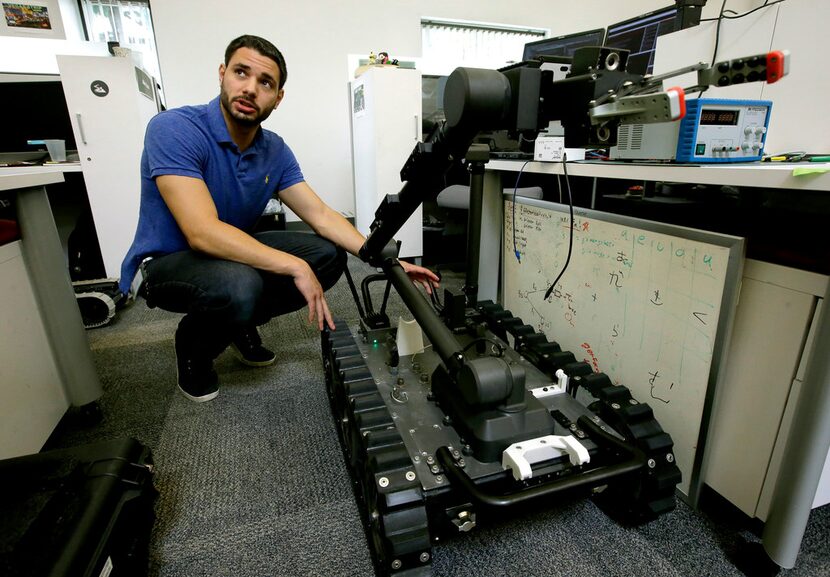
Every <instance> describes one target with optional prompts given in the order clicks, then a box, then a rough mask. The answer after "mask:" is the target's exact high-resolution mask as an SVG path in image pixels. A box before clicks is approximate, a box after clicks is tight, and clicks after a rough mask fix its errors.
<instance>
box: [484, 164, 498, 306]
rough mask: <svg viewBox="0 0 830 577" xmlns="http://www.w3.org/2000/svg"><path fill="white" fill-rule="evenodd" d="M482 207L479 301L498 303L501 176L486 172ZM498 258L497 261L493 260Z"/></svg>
mask: <svg viewBox="0 0 830 577" xmlns="http://www.w3.org/2000/svg"><path fill="white" fill-rule="evenodd" d="M482 196H483V198H482V207H481V242H480V244H479V246H480V247H481V251H480V254H479V261H478V262H479V265H478V300H480V301H485V300H491V301H493V302H498V297H499V273H500V270H501V269H500V266H499V265H500V263H501V252H502V251H501V232H502V229H503V228H504V199H503V198H502V187H501V173H500V172H497V171H495V170H486V171H485V172H484V193H483V195H482ZM493 255H497V258H493Z"/></svg>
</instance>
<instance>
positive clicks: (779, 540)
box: [763, 286, 830, 569]
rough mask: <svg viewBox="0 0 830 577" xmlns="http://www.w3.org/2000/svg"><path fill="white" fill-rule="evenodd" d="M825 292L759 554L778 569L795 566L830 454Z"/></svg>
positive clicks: (829, 315)
mask: <svg viewBox="0 0 830 577" xmlns="http://www.w3.org/2000/svg"><path fill="white" fill-rule="evenodd" d="M828 299H830V286H828V288H827V289H826V291H825V293H824V302H823V306H822V307H821V313H820V315H819V320H818V323H817V327H818V328H817V331H816V336H815V341H814V343H813V350H812V354H811V355H810V359H809V361H808V363H807V369H806V371H805V373H804V382H803V383H802V385H801V394H800V395H799V398H798V404H796V407H795V412H794V414H793V421H792V422H793V425H792V430H791V431H790V433H789V437H788V439H787V446H786V450H785V451H784V458H783V460H782V461H781V470H780V472H779V474H778V480H777V482H776V485H775V493H774V494H773V498H772V504H771V506H770V512H769V515H768V517H767V522H766V525H765V526H764V535H763V541H764V549H765V550H766V552H767V554H768V555H769V557H770V559H771V560H772V561H773V562H775V563H776V564H777V565H779V566H780V567H783V568H785V569H790V568H792V567H794V566H795V560H796V557H797V556H798V551H799V549H800V548H801V539H802V538H803V537H804V531H805V529H806V528H807V521H808V519H809V517H810V510H811V509H812V506H813V500H814V498H815V494H816V488H817V487H818V483H819V480H820V479H821V473H822V469H823V467H824V462H825V460H826V458H827V451H828V448H830V418H828V415H830V356H828V354H827V351H830V306H828V304H830V300H828Z"/></svg>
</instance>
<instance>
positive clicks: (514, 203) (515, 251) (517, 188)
mask: <svg viewBox="0 0 830 577" xmlns="http://www.w3.org/2000/svg"><path fill="white" fill-rule="evenodd" d="M529 162H530V161H529V160H528V161H526V162H525V163H524V164H523V165H522V167H521V168H520V169H519V174H518V176H516V184H515V185H514V186H513V254H515V255H516V261H517V262H522V255H521V253H520V252H519V249H518V248H516V191H517V190H519V179H520V178H521V177H522V172H523V171H524V169H525V166H527V165H528V163H529Z"/></svg>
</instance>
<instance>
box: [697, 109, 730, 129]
mask: <svg viewBox="0 0 830 577" xmlns="http://www.w3.org/2000/svg"><path fill="white" fill-rule="evenodd" d="M700 124H701V126H703V125H708V126H735V125H736V124H738V111H737V110H711V109H709V110H707V109H705V108H704V109H703V110H701V111H700Z"/></svg>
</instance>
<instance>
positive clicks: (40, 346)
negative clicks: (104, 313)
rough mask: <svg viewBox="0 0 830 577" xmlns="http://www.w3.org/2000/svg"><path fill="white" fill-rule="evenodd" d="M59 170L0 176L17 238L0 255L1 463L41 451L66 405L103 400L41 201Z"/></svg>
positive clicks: (4, 171)
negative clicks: (13, 208)
mask: <svg viewBox="0 0 830 577" xmlns="http://www.w3.org/2000/svg"><path fill="white" fill-rule="evenodd" d="M63 168H66V167H62V166H46V167H26V168H0V194H2V195H3V196H7V197H11V198H12V199H13V201H14V203H15V206H16V211H17V220H18V224H19V226H20V230H21V236H22V239H21V240H19V241H16V242H13V243H10V244H7V245H4V246H3V247H0V249H3V251H2V253H0V255H1V256H0V260H2V263H0V266H3V267H4V269H3V271H4V274H2V275H0V277H2V283H3V301H2V302H0V313H1V314H2V316H1V317H0V318H3V319H5V323H4V324H5V326H4V329H3V331H4V332H3V339H4V341H7V342H5V345H6V346H4V347H3V350H0V354H2V355H3V356H4V357H7V358H4V359H3V362H2V363H0V374H2V375H3V378H1V379H0V383H2V385H0V414H2V417H0V458H7V457H12V456H16V455H22V454H26V453H32V452H36V451H39V450H40V449H41V447H42V446H43V443H44V442H45V441H46V439H47V438H48V436H49V435H50V434H51V432H52V430H53V429H54V426H55V425H56V424H57V422H58V421H59V420H60V418H61V417H62V416H63V414H64V412H65V411H66V408H67V407H68V406H69V405H75V406H83V405H87V404H89V403H92V402H94V401H95V400H96V399H98V398H99V397H100V396H101V394H102V389H101V384H100V381H99V379H98V374H97V373H96V371H95V366H94V363H93V360H92V353H91V351H90V349H89V343H88V341H87V337H86V333H85V330H84V326H83V321H82V319H81V314H80V311H79V310H78V306H77V303H76V301H75V294H74V291H73V289H72V285H71V283H70V280H69V272H68V269H67V264H66V260H65V258H64V255H63V251H62V249H61V244H60V241H59V239H58V233H57V230H56V228H55V222H54V218H53V216H52V212H51V208H50V205H49V199H48V197H47V194H46V188H45V187H46V185H48V184H54V183H58V182H62V181H63V174H62V172H63ZM70 169H71V167H70ZM6 273H10V274H6ZM55 381H56V382H55Z"/></svg>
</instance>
